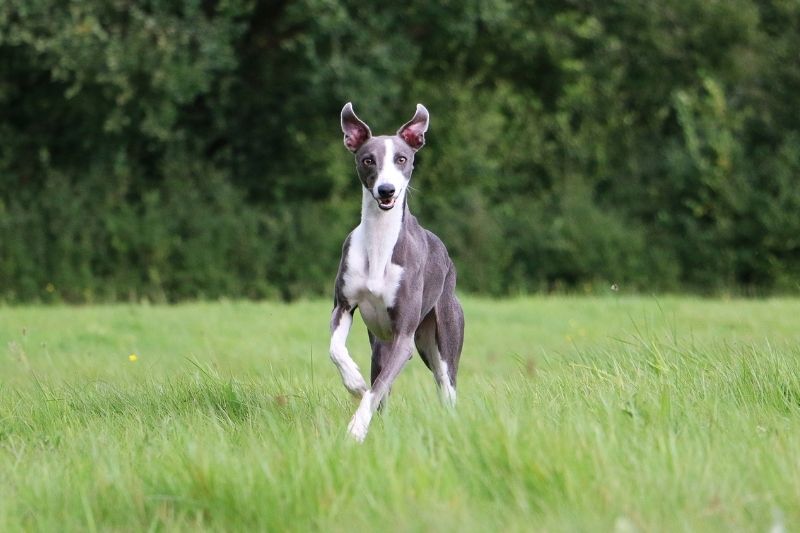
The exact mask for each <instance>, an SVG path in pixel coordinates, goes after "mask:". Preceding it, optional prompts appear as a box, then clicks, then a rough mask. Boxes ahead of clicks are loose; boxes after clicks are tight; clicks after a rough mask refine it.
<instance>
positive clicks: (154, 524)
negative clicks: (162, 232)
mask: <svg viewBox="0 0 800 533" xmlns="http://www.w3.org/2000/svg"><path fill="white" fill-rule="evenodd" d="M465 308H466V315H467V321H468V329H467V340H466V345H465V350H464V355H463V359H462V366H461V371H460V375H459V403H458V407H457V409H456V411H455V412H450V411H448V410H446V409H444V408H443V407H441V406H440V405H439V402H438V399H437V395H436V392H435V387H434V384H433V379H432V377H431V376H430V374H429V372H428V371H427V369H425V368H424V365H423V364H422V363H421V362H420V361H419V360H418V359H416V360H414V361H411V362H410V363H409V365H408V366H407V367H406V369H405V370H404V372H403V373H402V374H401V375H400V378H399V380H398V382H397V384H396V386H395V387H394V392H393V394H392V398H391V400H390V407H389V410H388V412H387V413H385V414H383V415H381V416H379V417H377V418H376V419H375V421H374V422H373V425H372V427H371V430H370V433H369V435H368V437H367V440H366V442H365V443H364V444H363V445H356V444H354V443H352V442H350V441H349V440H348V439H347V438H346V436H345V427H346V424H347V421H348V420H349V417H350V416H351V415H352V413H353V411H354V409H355V407H356V404H355V403H354V402H353V401H352V400H351V399H350V398H349V396H348V394H347V393H346V391H345V390H344V388H343V387H342V386H341V384H340V383H339V381H338V376H337V374H336V372H335V370H334V368H333V365H331V364H330V362H329V361H328V356H327V320H328V312H329V304H328V303H316V302H311V303H298V304H293V305H281V304H268V303H264V304H253V303H231V302H220V303H205V304H188V305H181V306H176V307H161V306H158V307H150V306H108V307H83V308H66V307H57V308H37V307H22V308H0V349H1V350H2V357H0V384H1V385H0V530H2V531H15V530H46V531H61V530H73V531H74V530H78V531H86V530H90V531H91V530H121V531H141V530H175V529H179V530H190V529H191V530H194V529H203V530H243V529H256V530H271V531H274V530H308V529H317V530H326V531H361V530H398V531H427V530H433V529H436V530H446V531H454V530H459V531H486V530H508V531H530V530H546V531H563V530H568V531H575V530H584V531H587V530H588V531H595V530H596V531H635V530H642V531H676V530H691V531H697V530H710V531H730V530H750V531H767V530H769V529H770V528H771V527H785V528H787V530H792V529H794V528H796V527H798V524H800V328H798V325H800V320H798V316H800V301H797V300H767V301H746V300H733V301H719V300H699V299H689V298H666V299H663V300H656V299H648V298H619V299H612V298H607V299H604V298H595V299H582V298H532V299H519V300H507V301H490V300H478V299H472V298H469V299H466V301H465ZM349 344H350V346H351V349H352V353H353V354H354V356H355V358H356V360H357V361H358V362H359V363H360V365H361V367H362V371H365V372H366V371H367V370H368V357H369V356H368V351H367V341H366V334H365V332H364V330H363V326H360V325H359V326H358V327H356V328H354V331H353V332H352V333H351V338H350V343H349ZM131 354H135V355H136V356H137V360H136V361H135V362H132V361H130V360H129V356H130V355H131Z"/></svg>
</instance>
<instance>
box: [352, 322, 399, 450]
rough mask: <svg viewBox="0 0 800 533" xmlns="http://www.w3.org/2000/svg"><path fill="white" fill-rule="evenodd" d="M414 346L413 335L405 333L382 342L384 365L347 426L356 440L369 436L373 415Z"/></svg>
mask: <svg viewBox="0 0 800 533" xmlns="http://www.w3.org/2000/svg"><path fill="white" fill-rule="evenodd" d="M412 348H413V336H412V335H404V336H398V337H395V339H394V340H393V341H391V342H389V343H386V344H382V345H381V346H380V347H379V348H378V349H380V350H381V351H382V352H383V354H385V356H384V357H382V358H381V359H382V365H381V369H380V372H379V373H378V375H377V376H376V378H375V380H374V381H373V383H372V388H371V389H370V390H368V391H367V392H365V393H364V396H363V397H362V398H361V403H360V404H359V406H358V409H357V410H356V413H355V414H354V415H353V418H352V419H351V420H350V424H349V425H348V426H347V431H348V432H349V433H350V436H352V437H353V438H354V439H355V440H357V441H358V442H363V441H364V437H366V436H367V430H368V429H369V423H370V421H371V420H372V415H374V414H375V410H376V409H377V408H378V406H379V405H380V403H381V401H382V400H383V399H384V398H385V397H386V395H387V394H388V393H389V389H391V388H392V383H394V380H395V378H396V377H397V375H398V374H399V373H400V370H402V369H403V366H404V365H405V364H406V362H407V361H408V360H409V359H410V358H411V350H412Z"/></svg>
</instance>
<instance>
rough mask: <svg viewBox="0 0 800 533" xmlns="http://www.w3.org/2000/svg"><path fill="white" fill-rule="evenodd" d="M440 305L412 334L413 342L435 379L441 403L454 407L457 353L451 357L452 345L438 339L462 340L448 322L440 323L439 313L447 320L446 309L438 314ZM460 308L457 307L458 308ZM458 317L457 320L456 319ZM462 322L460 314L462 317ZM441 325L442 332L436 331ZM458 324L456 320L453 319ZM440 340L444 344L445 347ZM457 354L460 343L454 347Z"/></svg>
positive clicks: (447, 311)
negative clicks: (452, 338) (451, 329)
mask: <svg viewBox="0 0 800 533" xmlns="http://www.w3.org/2000/svg"><path fill="white" fill-rule="evenodd" d="M439 308H440V305H439V304H437V306H436V307H435V308H434V309H432V310H431V312H430V313H428V314H427V316H426V317H425V318H424V319H423V320H422V322H421V323H420V325H419V327H418V328H417V332H416V334H415V335H414V341H415V343H416V346H417V351H419V355H420V357H422V360H423V361H424V362H425V365H426V366H427V367H428V368H429V369H430V370H431V372H433V377H434V379H435V380H436V386H437V387H438V388H439V394H440V396H441V398H442V402H444V404H445V405H448V406H453V405H455V403H456V388H455V385H456V372H457V370H458V354H457V353H456V354H455V357H454V356H453V352H454V349H455V346H453V344H452V343H450V342H447V340H446V339H444V338H440V337H445V336H447V337H455V338H461V337H459V335H458V331H457V330H455V329H454V328H453V331H450V328H448V324H449V323H450V322H451V320H450V319H449V318H448V319H447V320H443V319H442V318H441V317H440V316H439V314H440V313H444V314H445V316H446V317H449V315H450V311H449V309H442V311H439V310H438V309H439ZM459 309H460V307H459ZM456 318H457V317H456ZM461 320H462V322H463V315H462V318H461ZM440 322H443V327H444V330H442V331H440V330H439V323H440ZM456 323H458V320H456ZM442 341H445V342H444V344H443V342H442ZM457 349H458V353H460V351H461V347H460V341H459V346H458V347H457Z"/></svg>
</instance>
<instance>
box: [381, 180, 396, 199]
mask: <svg viewBox="0 0 800 533" xmlns="http://www.w3.org/2000/svg"><path fill="white" fill-rule="evenodd" d="M378 196H380V197H381V198H391V197H392V196H394V185H392V184H391V183H384V184H382V185H378Z"/></svg>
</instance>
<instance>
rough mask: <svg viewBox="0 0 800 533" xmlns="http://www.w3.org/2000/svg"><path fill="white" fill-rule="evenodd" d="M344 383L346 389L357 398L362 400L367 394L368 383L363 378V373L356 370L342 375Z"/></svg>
mask: <svg viewBox="0 0 800 533" xmlns="http://www.w3.org/2000/svg"><path fill="white" fill-rule="evenodd" d="M342 383H344V386H345V388H346V389H347V390H348V391H349V392H350V394H352V395H353V396H355V397H356V398H361V397H362V396H364V393H365V392H367V382H366V381H364V378H363V377H361V372H359V371H358V369H357V368H356V369H355V371H350V372H345V373H343V374H342Z"/></svg>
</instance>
